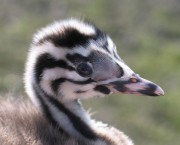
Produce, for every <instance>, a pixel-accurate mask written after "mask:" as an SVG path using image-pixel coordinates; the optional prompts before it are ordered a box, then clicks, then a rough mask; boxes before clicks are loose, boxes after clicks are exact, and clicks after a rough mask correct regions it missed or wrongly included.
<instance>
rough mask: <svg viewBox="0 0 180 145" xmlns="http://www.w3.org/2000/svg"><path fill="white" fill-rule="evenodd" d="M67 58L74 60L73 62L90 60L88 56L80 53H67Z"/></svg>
mask: <svg viewBox="0 0 180 145" xmlns="http://www.w3.org/2000/svg"><path fill="white" fill-rule="evenodd" d="M66 58H67V59H68V60H69V61H70V62H72V63H76V62H78V63H79V62H87V61H89V58H88V57H85V56H82V55H80V54H78V53H74V54H67V55H66Z"/></svg>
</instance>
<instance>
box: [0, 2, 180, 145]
mask: <svg viewBox="0 0 180 145" xmlns="http://www.w3.org/2000/svg"><path fill="white" fill-rule="evenodd" d="M69 17H82V18H87V19H90V20H91V21H93V22H94V23H95V24H97V25H98V26H99V27H100V28H101V29H102V30H104V31H105V32H107V33H108V34H109V35H110V36H111V37H112V38H113V40H114V42H115V43H116V45H117V48H118V51H119V54H120V56H121V57H122V58H123V59H124V61H125V62H126V63H127V64H128V65H129V66H130V67H131V68H132V69H133V70H134V71H135V72H136V73H139V74H141V76H143V77H145V78H147V79H149V80H151V81H154V82H156V83H157V84H159V85H160V86H162V88H163V89H164V90H165V93H166V94H165V96H163V97H157V98H154V97H145V96H133V95H114V96H109V97H106V98H104V99H91V100H86V101H84V104H85V106H86V108H87V109H88V108H92V109H91V110H92V111H93V112H94V111H95V112H96V113H95V114H94V115H93V117H94V118H97V119H99V120H103V121H104V122H107V123H109V124H112V125H114V126H116V127H118V128H119V129H121V130H122V131H124V132H125V133H126V134H128V135H129V136H130V137H131V138H132V139H133V140H134V142H135V144H136V145H172V144H173V145H180V88H179V87H180V1H179V0H96V1H92V0H89V1H85V0H76V1H74V0H59V1H58V0H51V1H49V0H1V1H0V94H1V96H3V95H5V94H13V95H14V96H18V95H24V96H26V95H25V93H24V89H23V81H22V78H23V68H24V62H25V58H26V53H27V51H28V47H29V44H30V42H31V38H32V35H33V33H34V32H36V30H37V29H39V28H40V27H42V26H45V25H47V24H48V23H51V22H53V21H55V20H59V19H64V18H69ZM5 96H7V95H5Z"/></svg>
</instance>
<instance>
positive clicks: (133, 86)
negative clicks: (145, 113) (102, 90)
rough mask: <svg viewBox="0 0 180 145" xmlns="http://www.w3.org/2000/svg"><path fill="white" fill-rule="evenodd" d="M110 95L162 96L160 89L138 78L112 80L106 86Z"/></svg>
mask: <svg viewBox="0 0 180 145" xmlns="http://www.w3.org/2000/svg"><path fill="white" fill-rule="evenodd" d="M106 86H107V87H108V88H109V89H110V90H111V92H112V93H119V92H121V93H124V94H139V95H146V96H164V91H163V90H162V88H161V87H160V86H158V85H156V84H155V83H153V82H151V81H148V80H146V79H144V78H141V77H139V76H137V77H134V76H133V77H132V78H130V79H129V80H123V81H122V80H120V79H119V80H114V81H112V82H109V83H108V84H106Z"/></svg>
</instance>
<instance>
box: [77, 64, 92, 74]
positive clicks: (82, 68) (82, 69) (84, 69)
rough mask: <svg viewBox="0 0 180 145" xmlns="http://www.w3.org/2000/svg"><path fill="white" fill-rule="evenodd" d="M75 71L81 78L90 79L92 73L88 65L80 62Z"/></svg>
mask: <svg viewBox="0 0 180 145" xmlns="http://www.w3.org/2000/svg"><path fill="white" fill-rule="evenodd" d="M76 71H77V72H78V74H79V75H81V76H82V77H90V76H91V75H92V73H93V70H92V67H91V66H90V64H88V63H86V62H82V63H80V64H78V66H77V68H76Z"/></svg>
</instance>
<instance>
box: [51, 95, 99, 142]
mask: <svg viewBox="0 0 180 145" xmlns="http://www.w3.org/2000/svg"><path fill="white" fill-rule="evenodd" d="M48 99H49V101H50V102H51V103H52V104H53V105H54V106H55V107H56V108H57V109H58V110H59V111H60V112H63V113H64V114H65V115H66V116H67V117H68V118H69V120H70V121H71V123H72V125H73V126H74V128H75V129H76V130H77V131H78V132H79V133H81V135H82V136H84V137H85V138H88V139H90V140H97V139H98V137H97V136H96V134H95V133H94V132H93V130H92V129H91V128H90V127H89V126H88V125H87V124H86V123H85V122H83V121H82V120H81V118H80V117H78V116H76V115H75V114H73V113H72V112H71V111H70V110H68V109H67V108H66V107H65V106H63V104H61V103H60V102H58V101H56V99H54V98H53V97H48Z"/></svg>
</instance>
